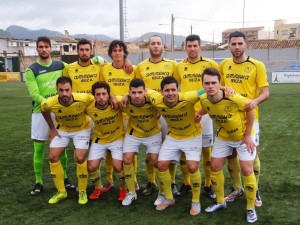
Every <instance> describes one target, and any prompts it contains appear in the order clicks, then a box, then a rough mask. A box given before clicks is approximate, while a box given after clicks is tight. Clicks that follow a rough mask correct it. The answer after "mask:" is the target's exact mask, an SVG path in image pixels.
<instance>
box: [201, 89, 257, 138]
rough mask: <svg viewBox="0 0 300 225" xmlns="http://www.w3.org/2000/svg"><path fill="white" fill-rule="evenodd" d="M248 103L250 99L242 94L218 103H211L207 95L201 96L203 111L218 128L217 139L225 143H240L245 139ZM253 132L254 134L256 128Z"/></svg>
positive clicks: (223, 99)
mask: <svg viewBox="0 0 300 225" xmlns="http://www.w3.org/2000/svg"><path fill="white" fill-rule="evenodd" d="M223 96H224V92H223ZM248 101H249V99H247V98H245V97H243V96H241V95H240V94H235V95H233V96H230V97H225V96H224V97H223V98H222V99H221V100H220V101H218V102H217V103H212V102H210V101H209V100H208V98H207V94H204V95H201V96H200V103H201V105H202V107H203V109H204V110H205V111H206V112H207V113H208V114H209V116H210V117H211V119H212V120H213V121H215V123H216V124H217V126H218V129H217V137H218V138H220V139H222V140H225V141H239V140H242V139H243V138H244V136H245V131H246V112H245V106H246V104H247V103H248ZM252 131H253V132H252V134H253V133H254V128H253V129H252Z"/></svg>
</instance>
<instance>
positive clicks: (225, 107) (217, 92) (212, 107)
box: [200, 68, 257, 223]
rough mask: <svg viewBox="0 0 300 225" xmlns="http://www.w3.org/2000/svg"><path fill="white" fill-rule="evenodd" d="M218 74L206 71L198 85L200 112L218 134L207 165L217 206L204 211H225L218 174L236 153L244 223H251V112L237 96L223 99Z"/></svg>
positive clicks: (221, 177) (253, 189) (253, 191)
mask: <svg viewBox="0 0 300 225" xmlns="http://www.w3.org/2000/svg"><path fill="white" fill-rule="evenodd" d="M220 80H221V78H220V73H219V72H218V70H216V69H214V68H207V69H205V70H204V71H203V74H202V84H203V87H204V90H205V92H206V94H205V95H202V96H201V97H200V98H201V99H200V103H201V105H202V111H203V112H204V113H208V114H209V115H210V117H211V118H212V119H213V120H214V121H215V123H216V124H217V126H218V128H217V130H218V132H217V136H216V139H215V142H214V145H213V151H212V161H211V169H212V173H211V179H212V184H213V187H214V190H215V192H216V195H217V203H215V204H213V205H211V206H209V207H208V208H206V209H205V211H206V212H209V213H211V212H215V211H217V210H220V209H225V208H226V207H227V206H226V201H225V198H224V174H223V171H222V168H223V165H224V163H225V160H226V157H227V156H229V155H231V154H232V151H233V148H235V149H236V151H237V154H238V156H239V160H240V166H241V170H242V174H243V177H244V186H245V193H246V199H247V206H246V209H247V222H249V223H254V222H255V221H256V220H257V215H256V211H255V207H254V202H255V194H256V179H255V175H254V172H253V160H254V158H255V155H256V150H255V148H256V147H255V142H254V129H253V121H254V115H255V112H254V110H248V109H247V111H246V110H245V109H246V106H247V104H248V103H249V100H248V99H247V98H245V97H243V96H241V95H239V94H236V95H233V96H227V95H225V92H223V91H222V90H221V89H220Z"/></svg>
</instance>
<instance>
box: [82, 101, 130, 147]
mask: <svg viewBox="0 0 300 225" xmlns="http://www.w3.org/2000/svg"><path fill="white" fill-rule="evenodd" d="M86 113H87V115H88V116H90V117H91V118H92V120H93V122H94V133H93V137H92V141H93V142H95V143H98V144H107V143H112V142H114V141H116V140H119V139H122V138H123V137H124V133H125V132H124V125H123V118H122V112H121V110H115V109H113V108H112V107H111V105H108V107H107V108H106V109H98V108H96V106H95V101H94V102H93V103H92V104H91V105H90V106H88V108H87V109H86Z"/></svg>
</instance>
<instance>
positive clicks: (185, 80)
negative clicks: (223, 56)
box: [175, 34, 219, 198]
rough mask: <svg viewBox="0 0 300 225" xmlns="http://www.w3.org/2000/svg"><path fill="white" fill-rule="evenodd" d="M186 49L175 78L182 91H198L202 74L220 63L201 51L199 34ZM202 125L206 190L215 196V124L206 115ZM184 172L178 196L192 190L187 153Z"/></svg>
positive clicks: (182, 161)
mask: <svg viewBox="0 0 300 225" xmlns="http://www.w3.org/2000/svg"><path fill="white" fill-rule="evenodd" d="M185 50H186V53H187V55H188V56H187V60H186V61H183V62H180V63H179V64H178V66H177V73H175V78H176V79H177V81H178V83H179V85H180V91H182V92H186V91H196V90H199V89H201V88H202V82H201V74H202V72H203V71H204V70H205V69H206V68H209V67H213V68H216V69H219V66H218V64H217V63H216V62H215V61H213V60H211V59H207V58H204V57H202V56H201V55H200V53H201V40H200V37H199V36H198V35H194V34H192V35H189V36H187V37H186V40H185ZM199 109H200V103H199V102H197V103H196V104H195V110H196V112H197V111H198V110H199ZM201 127H202V166H203V170H204V174H205V183H204V190H205V192H206V194H207V196H208V197H210V198H215V197H216V195H215V193H214V191H213V189H212V187H211V179H210V173H211V170H210V161H211V146H212V144H213V125H212V120H211V119H210V117H209V116H208V115H204V116H203V117H202V119H201ZM180 165H181V169H182V172H183V174H184V183H183V185H182V187H181V188H180V190H179V192H178V194H177V196H183V195H185V193H186V192H187V191H188V190H191V186H190V178H189V175H188V174H189V173H188V170H187V166H186V160H185V155H184V154H183V155H182V158H181V160H180Z"/></svg>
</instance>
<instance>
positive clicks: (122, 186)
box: [116, 171, 126, 189]
mask: <svg viewBox="0 0 300 225" xmlns="http://www.w3.org/2000/svg"><path fill="white" fill-rule="evenodd" d="M116 176H117V178H118V181H119V187H120V189H125V188H126V186H125V177H124V171H122V172H120V173H116Z"/></svg>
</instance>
